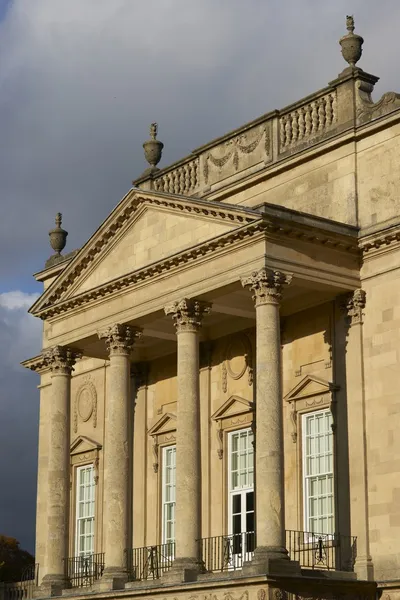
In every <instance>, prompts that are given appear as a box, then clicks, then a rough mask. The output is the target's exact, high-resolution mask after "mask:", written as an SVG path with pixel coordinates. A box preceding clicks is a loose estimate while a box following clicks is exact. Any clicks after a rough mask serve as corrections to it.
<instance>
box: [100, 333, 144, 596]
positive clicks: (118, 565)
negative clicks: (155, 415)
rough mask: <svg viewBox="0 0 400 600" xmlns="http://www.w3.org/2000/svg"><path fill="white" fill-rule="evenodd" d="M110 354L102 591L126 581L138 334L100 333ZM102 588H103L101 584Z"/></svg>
mask: <svg viewBox="0 0 400 600" xmlns="http://www.w3.org/2000/svg"><path fill="white" fill-rule="evenodd" d="M99 337H100V338H102V339H105V341H106V345H107V347H108V350H109V353H110V365H109V367H108V369H107V395H106V410H105V427H104V494H103V535H104V553H105V565H106V566H105V570H104V574H103V580H104V587H111V588H112V589H120V588H121V587H123V585H124V582H125V580H126V564H125V550H126V548H127V545H128V539H130V536H129V523H130V514H131V513H132V505H131V502H130V500H131V494H130V482H131V477H130V472H129V466H130V461H129V407H130V400H131V398H130V351H131V347H132V345H133V343H134V339H135V338H137V337H140V331H139V330H138V329H135V328H133V327H129V326H128V325H120V324H116V325H113V326H112V327H109V328H107V329H106V330H105V331H103V332H100V333H99ZM100 586H101V587H102V584H100Z"/></svg>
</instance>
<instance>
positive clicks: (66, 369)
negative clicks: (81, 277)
mask: <svg viewBox="0 0 400 600" xmlns="http://www.w3.org/2000/svg"><path fill="white" fill-rule="evenodd" d="M79 356H80V355H79V354H78V353H77V352H76V351H74V350H71V349H69V348H64V347H62V346H55V347H54V348H50V349H48V350H46V351H44V353H43V359H44V363H45V364H46V366H48V367H49V368H50V370H51V390H50V402H49V418H48V426H49V432H48V435H49V455H48V471H47V504H46V512H47V544H46V548H45V565H44V566H45V571H46V575H45V577H44V578H43V581H42V591H44V592H45V594H46V596H47V595H48V596H58V595H60V594H61V591H62V589H63V588H65V587H67V586H68V582H67V581H66V579H65V569H64V559H66V558H68V533H69V518H68V517H69V493H70V491H69V486H70V454H69V453H70V397H71V375H72V371H73V366H74V364H75V361H76V359H77V358H78V357H79Z"/></svg>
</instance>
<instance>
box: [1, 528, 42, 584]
mask: <svg viewBox="0 0 400 600" xmlns="http://www.w3.org/2000/svg"><path fill="white" fill-rule="evenodd" d="M34 565H35V558H34V557H33V556H32V554H30V553H29V552H27V551H26V550H22V549H21V548H20V547H19V541H18V540H16V539H15V538H13V537H9V536H6V535H0V581H6V582H13V581H21V579H22V578H23V575H24V573H25V572H26V570H27V569H29V568H30V567H34Z"/></svg>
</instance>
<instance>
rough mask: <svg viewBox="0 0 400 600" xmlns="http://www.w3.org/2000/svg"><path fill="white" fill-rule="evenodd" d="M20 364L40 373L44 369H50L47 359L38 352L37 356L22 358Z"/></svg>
mask: <svg viewBox="0 0 400 600" xmlns="http://www.w3.org/2000/svg"><path fill="white" fill-rule="evenodd" d="M21 365H22V366H23V367H25V368H26V369H30V370H31V371H35V372H36V373H39V374H40V375H41V374H42V373H44V372H45V371H49V370H50V367H49V365H48V363H47V361H46V360H45V357H44V356H43V354H39V355H38V356H34V357H33V358H28V359H27V360H24V361H23V362H22V363H21Z"/></svg>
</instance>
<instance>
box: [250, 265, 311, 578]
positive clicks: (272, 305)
mask: <svg viewBox="0 0 400 600" xmlns="http://www.w3.org/2000/svg"><path fill="white" fill-rule="evenodd" d="M290 281H291V277H290V276H287V275H284V274H283V273H281V272H279V271H271V270H269V269H266V268H263V269H261V270H260V271H256V272H254V273H252V275H250V276H249V277H244V278H243V279H242V285H243V286H244V287H246V288H249V289H250V290H251V292H252V293H253V300H254V303H255V307H256V452H255V475H256V477H255V481H256V494H255V497H256V550H255V554H254V560H253V562H252V563H250V564H249V565H247V566H246V570H247V571H249V572H250V573H258V572H262V573H274V572H277V573H278V572H286V571H288V570H290V569H296V570H297V571H298V570H299V567H298V564H297V563H293V562H291V561H290V560H289V557H288V553H287V550H286V549H285V515H284V506H285V502H284V467H283V423H282V418H283V416H282V411H283V407H282V391H281V344H280V319H279V306H280V301H281V292H282V287H283V286H284V285H287V284H289V283H290Z"/></svg>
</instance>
